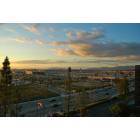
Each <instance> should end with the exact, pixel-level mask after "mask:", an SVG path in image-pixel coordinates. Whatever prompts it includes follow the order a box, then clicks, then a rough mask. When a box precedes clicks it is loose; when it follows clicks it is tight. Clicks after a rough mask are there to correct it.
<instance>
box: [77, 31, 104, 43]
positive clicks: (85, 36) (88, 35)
mask: <svg viewBox="0 0 140 140" xmlns="http://www.w3.org/2000/svg"><path fill="white" fill-rule="evenodd" d="M101 37H104V31H103V30H94V31H91V32H85V31H82V32H81V31H79V32H76V38H77V39H78V40H86V41H87V40H88V41H89V40H94V39H98V38H101Z"/></svg>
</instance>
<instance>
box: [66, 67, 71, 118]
mask: <svg viewBox="0 0 140 140" xmlns="http://www.w3.org/2000/svg"><path fill="white" fill-rule="evenodd" d="M71 82H72V79H71V67H68V70H67V79H66V83H65V84H66V85H65V86H66V91H67V92H68V96H66V100H67V101H66V113H67V116H68V115H69V112H70V96H71V95H70V94H71Z"/></svg>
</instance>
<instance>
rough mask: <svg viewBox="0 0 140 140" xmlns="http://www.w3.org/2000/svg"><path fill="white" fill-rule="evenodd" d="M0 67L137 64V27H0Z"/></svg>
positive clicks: (139, 43)
mask: <svg viewBox="0 0 140 140" xmlns="http://www.w3.org/2000/svg"><path fill="white" fill-rule="evenodd" d="M0 30H1V32H0V63H2V62H3V60H4V58H5V56H8V57H9V58H10V61H11V66H12V68H53V67H55V68H56V67H59V68H64V67H68V66H72V67H73V68H88V67H115V66H126V65H128V66H130V65H136V64H140V63H139V60H140V56H139V54H140V24H95V23H93V24H87V23H82V24H79V23H73V24H72V23H71V24H68V23H63V24H57V23H55V24H52V23H41V24H39V23H36V24H20V23H16V24H0Z"/></svg>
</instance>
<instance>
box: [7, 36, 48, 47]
mask: <svg viewBox="0 0 140 140" xmlns="http://www.w3.org/2000/svg"><path fill="white" fill-rule="evenodd" d="M9 40H10V41H14V42H16V43H20V44H35V45H38V46H44V45H46V44H47V41H45V40H41V39H32V38H26V37H16V38H9Z"/></svg>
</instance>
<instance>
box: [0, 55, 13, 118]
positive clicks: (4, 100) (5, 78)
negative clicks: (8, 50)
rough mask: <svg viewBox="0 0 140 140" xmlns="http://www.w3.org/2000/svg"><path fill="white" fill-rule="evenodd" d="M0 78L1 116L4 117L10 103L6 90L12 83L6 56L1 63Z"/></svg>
mask: <svg viewBox="0 0 140 140" xmlns="http://www.w3.org/2000/svg"><path fill="white" fill-rule="evenodd" d="M1 76H2V80H1V91H2V93H1V94H2V95H1V99H0V100H1V103H0V105H1V109H2V111H1V114H3V116H6V114H7V113H6V112H7V109H8V105H9V104H10V102H11V98H10V91H9V89H8V87H9V86H10V85H11V83H12V71H11V68H10V62H9V59H8V57H7V56H6V58H5V60H4V62H3V67H2V70H1Z"/></svg>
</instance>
